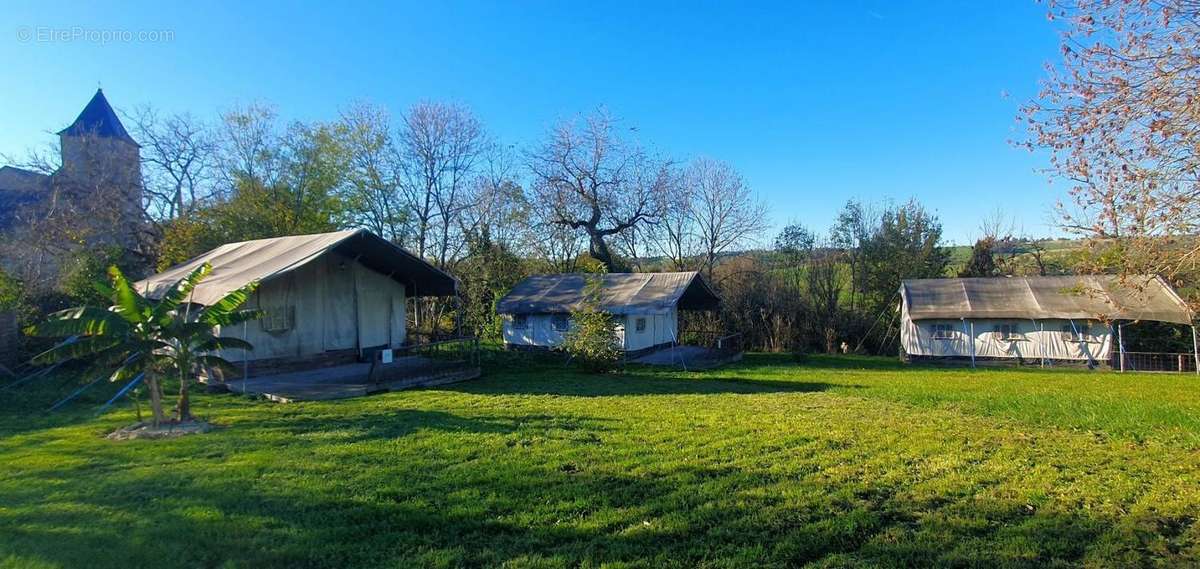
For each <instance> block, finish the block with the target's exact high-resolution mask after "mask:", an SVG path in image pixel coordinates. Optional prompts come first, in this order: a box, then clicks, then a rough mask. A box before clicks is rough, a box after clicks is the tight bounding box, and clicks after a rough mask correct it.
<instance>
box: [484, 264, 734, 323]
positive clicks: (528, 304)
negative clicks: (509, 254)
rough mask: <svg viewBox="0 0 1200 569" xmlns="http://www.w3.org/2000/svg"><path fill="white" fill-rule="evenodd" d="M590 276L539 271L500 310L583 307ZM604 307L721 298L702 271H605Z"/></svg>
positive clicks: (628, 309)
mask: <svg viewBox="0 0 1200 569" xmlns="http://www.w3.org/2000/svg"><path fill="white" fill-rule="evenodd" d="M589 276H590V275H584V274H578V273H570V274H560V275H534V276H532V277H529V278H527V279H525V280H523V281H521V282H519V283H517V286H515V287H513V289H512V291H511V292H509V293H508V294H507V295H505V296H504V298H502V299H500V302H499V303H497V304H496V311H497V312H499V313H501V314H561V313H565V312H571V311H573V310H577V309H579V308H580V307H581V306H582V305H583V301H584V287H585V286H586V285H587V279H588V277H589ZM600 278H601V280H602V284H601V292H600V308H601V309H602V310H604V311H605V312H609V313H612V314H642V313H652V312H662V311H666V310H669V309H670V308H672V307H678V308H680V309H683V310H715V309H716V308H717V307H718V306H720V302H721V299H720V298H719V297H718V296H717V294H716V293H715V292H713V290H712V288H711V287H709V286H708V283H707V282H705V281H704V278H703V277H701V276H700V273H696V272H686V273H609V274H606V275H601V277H600Z"/></svg>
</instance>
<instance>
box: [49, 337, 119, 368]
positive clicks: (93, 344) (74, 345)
mask: <svg viewBox="0 0 1200 569" xmlns="http://www.w3.org/2000/svg"><path fill="white" fill-rule="evenodd" d="M73 338H74V337H73ZM122 343H124V339H123V338H121V337H120V336H88V337H86V338H78V339H74V340H72V341H68V342H63V343H61V344H59V345H57V346H54V347H53V348H50V349H49V350H46V351H44V352H42V353H40V354H38V355H36V356H34V357H33V363H35V364H39V365H44V364H56V363H59V362H65V361H67V360H75V359H79V358H82V357H86V356H91V355H95V354H98V353H101V352H104V351H106V350H109V349H111V348H115V347H117V346H119V345H121V344H122Z"/></svg>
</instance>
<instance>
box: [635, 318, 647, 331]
mask: <svg viewBox="0 0 1200 569" xmlns="http://www.w3.org/2000/svg"><path fill="white" fill-rule="evenodd" d="M634 329H635V330H637V331H638V332H645V331H646V319H645V318H638V319H637V320H635V321H634Z"/></svg>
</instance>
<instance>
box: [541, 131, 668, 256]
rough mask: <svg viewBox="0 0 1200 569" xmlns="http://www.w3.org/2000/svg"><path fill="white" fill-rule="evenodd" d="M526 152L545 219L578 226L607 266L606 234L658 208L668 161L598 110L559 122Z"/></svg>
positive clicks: (642, 220)
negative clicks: (627, 137) (626, 136)
mask: <svg viewBox="0 0 1200 569" xmlns="http://www.w3.org/2000/svg"><path fill="white" fill-rule="evenodd" d="M526 158H527V163H528V166H529V170H530V172H531V174H532V175H533V182H532V193H533V200H532V201H533V202H534V203H535V204H537V207H539V208H543V209H545V210H546V212H547V221H548V222H549V223H552V224H555V225H560V226H563V227H567V228H569V229H572V230H574V231H577V232H582V233H583V234H584V235H585V236H586V237H587V239H588V252H589V253H590V254H591V256H592V257H593V258H595V259H596V260H598V261H600V262H601V263H604V264H605V265H606V266H607V267H609V268H610V269H611V268H614V267H615V266H616V264H615V261H616V259H615V257H614V255H613V253H612V250H611V249H610V248H609V245H608V239H609V238H611V237H613V236H615V235H617V234H620V233H622V232H625V231H628V230H631V229H633V228H635V227H637V226H639V225H651V224H654V223H656V222H657V221H658V218H659V216H660V215H661V214H662V209H663V204H664V196H665V195H666V188H667V187H668V185H669V183H670V163H669V162H666V161H661V160H655V159H652V158H651V157H649V156H647V155H646V153H645V152H643V151H642V150H641V149H640V148H638V147H637V146H635V145H632V144H629V143H627V142H626V141H623V140H621V138H620V137H618V136H617V134H616V132H615V123H614V121H613V120H612V118H611V117H609V115H608V114H606V113H604V112H597V113H594V114H591V115H589V116H586V117H583V119H582V120H581V121H564V122H561V123H559V124H558V125H557V126H555V127H554V128H553V129H551V130H550V132H548V133H547V134H546V136H545V138H544V139H543V140H542V142H541V143H540V144H538V145H537V146H536V147H534V148H533V149H531V150H530V151H529V152H528V153H527V156H526Z"/></svg>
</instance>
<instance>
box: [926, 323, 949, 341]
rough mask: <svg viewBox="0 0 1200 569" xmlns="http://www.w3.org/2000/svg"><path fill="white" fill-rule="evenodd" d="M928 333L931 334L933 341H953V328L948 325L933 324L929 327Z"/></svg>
mask: <svg viewBox="0 0 1200 569" xmlns="http://www.w3.org/2000/svg"><path fill="white" fill-rule="evenodd" d="M930 331H931V332H932V333H933V339H934V340H952V339H954V328H953V327H952V326H950V325H949V324H934V325H933V326H930Z"/></svg>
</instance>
